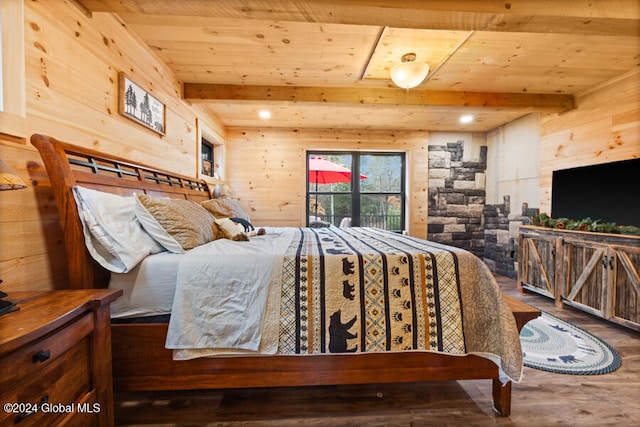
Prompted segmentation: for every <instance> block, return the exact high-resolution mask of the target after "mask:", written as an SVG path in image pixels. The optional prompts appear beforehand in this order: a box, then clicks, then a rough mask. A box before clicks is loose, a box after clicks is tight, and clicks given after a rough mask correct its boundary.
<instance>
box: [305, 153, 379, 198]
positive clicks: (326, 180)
mask: <svg viewBox="0 0 640 427" xmlns="http://www.w3.org/2000/svg"><path fill="white" fill-rule="evenodd" d="M366 178H367V177H366V176H365V175H362V174H361V175H360V179H366ZM309 182H313V183H315V184H316V190H317V189H318V184H333V183H336V182H351V169H348V168H345V167H344V166H341V165H338V164H336V163H333V162H330V161H329V160H327V159H323V158H322V157H312V158H310V159H309Z"/></svg>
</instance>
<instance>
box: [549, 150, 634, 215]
mask: <svg viewBox="0 0 640 427" xmlns="http://www.w3.org/2000/svg"><path fill="white" fill-rule="evenodd" d="M551 217H553V218H569V219H575V220H579V219H583V218H587V217H589V218H591V219H593V220H600V222H615V223H616V224H617V225H635V226H637V227H640V159H631V160H623V161H620V162H611V163H603V164H599V165H592V166H584V167H579V168H572V169H562V170H557V171H554V172H553V183H552V186H551Z"/></svg>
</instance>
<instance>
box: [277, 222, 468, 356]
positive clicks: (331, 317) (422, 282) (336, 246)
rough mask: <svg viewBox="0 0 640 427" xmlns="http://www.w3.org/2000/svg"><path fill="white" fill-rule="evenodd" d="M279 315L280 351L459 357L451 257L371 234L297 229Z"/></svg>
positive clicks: (455, 279)
mask: <svg viewBox="0 0 640 427" xmlns="http://www.w3.org/2000/svg"><path fill="white" fill-rule="evenodd" d="M280 314H281V319H280V343H279V351H280V353H284V354H294V353H295V354H299V353H309V354H313V353H344V352H372V351H394V350H434V351H444V352H447V353H453V354H463V353H465V341H464V332H463V327H462V326H463V324H462V323H463V319H462V310H461V300H460V290H459V274H458V262H457V256H456V254H455V253H454V252H452V251H450V250H447V249H446V248H444V247H442V246H440V245H437V246H436V245H434V244H432V243H430V242H427V241H417V240H415V239H411V238H406V237H403V236H401V235H394V234H391V233H386V232H381V231H379V230H376V229H371V228H360V229H346V230H342V229H337V228H322V229H300V230H297V232H296V235H295V238H294V239H293V241H292V242H291V245H290V246H289V249H288V251H287V254H286V256H285V258H284V262H283V280H282V300H281V313H280Z"/></svg>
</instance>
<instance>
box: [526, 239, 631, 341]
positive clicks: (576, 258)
mask: <svg viewBox="0 0 640 427" xmlns="http://www.w3.org/2000/svg"><path fill="white" fill-rule="evenodd" d="M638 271H640V237H635V236H624V235H619V234H603V233H587V232H580V231H570V230H558V229H549V228H542V227H533V226H522V227H520V234H519V250H518V283H519V286H521V287H522V288H523V289H527V290H531V291H534V292H537V293H540V294H542V295H545V296H548V297H550V298H554V299H555V300H556V303H557V304H558V305H563V304H568V305H571V306H573V307H576V308H579V309H581V310H584V311H586V312H589V313H591V314H594V315H596V316H600V317H603V318H605V319H607V320H610V321H612V322H614V323H618V324H620V325H623V326H626V327H629V328H632V329H635V330H640V278H639V275H638Z"/></svg>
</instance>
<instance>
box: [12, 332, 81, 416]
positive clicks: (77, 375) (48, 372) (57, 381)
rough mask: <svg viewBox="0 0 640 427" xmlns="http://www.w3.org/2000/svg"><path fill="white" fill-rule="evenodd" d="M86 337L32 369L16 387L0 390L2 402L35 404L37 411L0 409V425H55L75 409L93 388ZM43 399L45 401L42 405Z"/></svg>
mask: <svg viewBox="0 0 640 427" xmlns="http://www.w3.org/2000/svg"><path fill="white" fill-rule="evenodd" d="M89 348H90V343H89V338H88V337H85V338H84V339H82V340H80V342H77V343H76V344H75V345H74V346H73V347H72V348H70V349H68V351H66V352H65V353H63V354H61V355H59V357H57V358H56V359H54V360H52V361H51V362H49V363H48V364H47V366H45V367H42V368H41V369H40V370H39V371H37V372H34V373H33V374H32V375H30V376H29V377H27V378H25V379H24V381H22V382H20V383H19V384H18V386H17V387H12V388H10V389H8V390H5V391H4V392H3V393H2V394H0V401H2V402H3V403H7V402H8V403H24V404H38V407H37V411H34V413H33V414H31V415H29V416H27V417H24V415H25V414H22V415H21V414H17V413H5V412H4V411H3V412H2V413H0V425H10V424H15V423H16V422H17V421H19V423H18V424H17V425H20V426H31V425H54V424H57V423H58V421H59V420H60V419H62V418H65V417H67V416H68V415H69V413H73V412H76V410H77V405H76V403H77V402H79V401H83V400H85V396H86V395H87V394H89V393H91V392H92V390H91V389H92V385H91V369H90V368H91V367H90V363H89V360H90V359H89V356H90V350H89ZM43 403H44V405H43Z"/></svg>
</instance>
